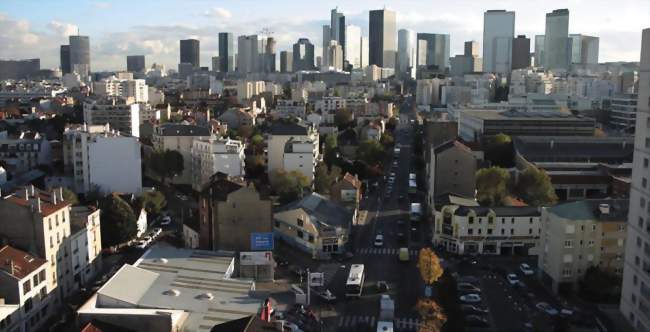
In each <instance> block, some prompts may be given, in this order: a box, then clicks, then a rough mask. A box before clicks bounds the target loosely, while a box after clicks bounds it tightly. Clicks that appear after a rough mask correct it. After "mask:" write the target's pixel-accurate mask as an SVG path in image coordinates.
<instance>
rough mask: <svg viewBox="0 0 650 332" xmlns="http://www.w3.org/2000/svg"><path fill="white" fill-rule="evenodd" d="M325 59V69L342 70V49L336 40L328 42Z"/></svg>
mask: <svg viewBox="0 0 650 332" xmlns="http://www.w3.org/2000/svg"><path fill="white" fill-rule="evenodd" d="M327 59H328V61H329V64H328V66H327V67H329V68H331V69H334V70H339V71H340V70H343V47H341V45H339V42H337V41H336V40H330V45H329V46H328V47H327Z"/></svg>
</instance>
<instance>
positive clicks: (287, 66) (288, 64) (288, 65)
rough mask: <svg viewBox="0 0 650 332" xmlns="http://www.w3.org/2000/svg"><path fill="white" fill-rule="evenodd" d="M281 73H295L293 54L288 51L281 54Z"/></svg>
mask: <svg viewBox="0 0 650 332" xmlns="http://www.w3.org/2000/svg"><path fill="white" fill-rule="evenodd" d="M280 72H282V73H291V72H293V52H288V51H282V52H280Z"/></svg>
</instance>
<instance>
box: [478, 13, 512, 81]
mask: <svg viewBox="0 0 650 332" xmlns="http://www.w3.org/2000/svg"><path fill="white" fill-rule="evenodd" d="M513 38H515V12H509V11H505V10H488V11H486V12H485V13H484V14H483V71H485V72H490V73H500V74H506V73H509V72H510V68H511V62H512V40H513Z"/></svg>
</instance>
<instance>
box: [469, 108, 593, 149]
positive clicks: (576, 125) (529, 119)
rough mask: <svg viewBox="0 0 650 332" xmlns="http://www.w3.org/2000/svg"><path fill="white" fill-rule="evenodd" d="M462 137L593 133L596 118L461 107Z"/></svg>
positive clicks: (480, 137) (473, 140) (471, 138)
mask: <svg viewBox="0 0 650 332" xmlns="http://www.w3.org/2000/svg"><path fill="white" fill-rule="evenodd" d="M458 113H459V129H458V134H459V136H460V137H461V138H462V139H463V140H465V141H467V142H476V141H479V140H480V139H482V138H483V137H485V136H493V135H497V134H506V135H511V136H519V135H529V136H593V135H594V127H595V120H594V119H590V118H583V117H577V116H574V115H572V114H570V113H569V114H567V113H561V112H554V111H518V110H508V111H497V110H460V111H459V112H458Z"/></svg>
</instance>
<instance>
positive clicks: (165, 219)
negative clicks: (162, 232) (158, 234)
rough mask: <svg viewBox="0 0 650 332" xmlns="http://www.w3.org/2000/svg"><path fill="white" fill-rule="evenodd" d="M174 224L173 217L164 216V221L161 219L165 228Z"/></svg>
mask: <svg viewBox="0 0 650 332" xmlns="http://www.w3.org/2000/svg"><path fill="white" fill-rule="evenodd" d="M171 223H172V217H170V216H164V217H162V219H160V224H161V225H163V226H167V225H169V224H171Z"/></svg>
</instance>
